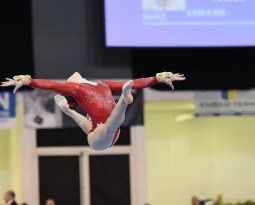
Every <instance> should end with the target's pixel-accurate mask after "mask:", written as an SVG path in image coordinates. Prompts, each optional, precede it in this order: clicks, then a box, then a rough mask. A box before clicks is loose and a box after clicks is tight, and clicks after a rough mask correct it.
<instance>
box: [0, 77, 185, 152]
mask: <svg viewBox="0 0 255 205" xmlns="http://www.w3.org/2000/svg"><path fill="white" fill-rule="evenodd" d="M6 80H7V81H6V82H2V84H1V86H2V87H6V86H15V88H14V91H13V92H14V93H16V91H17V90H18V89H19V88H20V87H21V86H23V85H27V86H29V87H33V88H39V89H43V90H52V91H55V92H57V93H60V94H61V95H55V96H54V100H55V102H56V104H57V105H58V106H59V107H60V108H61V110H62V111H63V112H64V113H65V114H66V115H68V116H70V117H71V118H72V119H73V120H74V121H75V122H76V123H77V124H78V125H79V126H80V127H81V129H82V130H83V131H84V132H85V133H86V134H87V139H88V143H89V145H90V147H91V148H92V149H94V150H105V149H107V148H109V147H111V146H113V145H114V143H115V142H116V141H117V139H118V137H119V134H120V128H119V127H120V126H121V124H122V123H123V121H124V119H125V112H126V109H127V106H128V105H129V104H131V103H132V102H133V96H132V94H131V89H142V88H146V87H150V86H153V85H155V84H157V83H166V84H167V85H169V86H170V87H171V88H172V89H174V87H173V84H172V82H173V81H182V80H185V77H184V76H183V75H182V74H179V73H176V74H173V73H171V72H162V73H157V74H156V76H154V77H149V78H139V79H134V80H130V81H122V82H117V81H110V80H104V81H99V82H91V81H88V80H87V79H84V78H82V76H81V75H80V74H79V73H77V72H75V73H74V74H73V75H72V76H71V77H69V78H68V80H67V82H65V83H59V82H55V81H51V80H45V79H33V78H31V77H30V76H29V75H18V76H14V77H13V79H10V78H6ZM120 92H122V94H121V96H120V99H119V101H118V102H117V104H116V103H115V101H114V99H113V96H112V94H113V93H120ZM77 105H79V106H81V108H82V109H83V110H85V111H86V112H87V114H88V116H87V118H86V117H84V116H83V115H81V114H79V113H77V112H76V111H75V110H74V108H75V107H76V106H77Z"/></svg>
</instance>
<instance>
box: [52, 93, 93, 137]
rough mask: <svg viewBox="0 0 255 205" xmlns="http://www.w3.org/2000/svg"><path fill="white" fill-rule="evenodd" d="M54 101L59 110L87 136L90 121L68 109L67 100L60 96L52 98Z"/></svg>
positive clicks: (90, 126)
mask: <svg viewBox="0 0 255 205" xmlns="http://www.w3.org/2000/svg"><path fill="white" fill-rule="evenodd" d="M54 100H55V102H56V104H57V105H58V106H59V107H60V108H61V110H62V111H63V112H64V113H65V114H66V115H68V116H69V117H71V118H72V119H73V120H74V121H75V122H76V123H77V124H78V125H79V126H80V127H81V129H82V130H83V131H84V132H85V133H86V134H88V133H89V131H90V130H91V128H92V123H91V121H89V120H87V118H86V117H84V116H83V115H81V114H79V113H77V112H76V111H74V110H71V109H70V108H69V105H68V103H67V100H66V98H65V97H63V96H61V95H55V96H54Z"/></svg>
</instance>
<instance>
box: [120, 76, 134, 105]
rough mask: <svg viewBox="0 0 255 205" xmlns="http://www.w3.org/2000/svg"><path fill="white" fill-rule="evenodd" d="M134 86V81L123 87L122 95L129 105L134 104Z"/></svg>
mask: <svg viewBox="0 0 255 205" xmlns="http://www.w3.org/2000/svg"><path fill="white" fill-rule="evenodd" d="M132 86H133V80H130V81H128V82H126V83H125V84H124V85H123V87H122V95H123V97H124V101H125V103H127V104H131V103H132V102H133V96H132V94H131V89H132Z"/></svg>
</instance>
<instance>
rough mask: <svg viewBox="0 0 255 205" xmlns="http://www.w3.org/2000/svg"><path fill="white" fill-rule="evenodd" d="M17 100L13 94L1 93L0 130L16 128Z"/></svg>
mask: <svg viewBox="0 0 255 205" xmlns="http://www.w3.org/2000/svg"><path fill="white" fill-rule="evenodd" d="M15 105H16V98H15V94H13V93H12V92H0V128H13V127H14V126H15V117H16V112H15Z"/></svg>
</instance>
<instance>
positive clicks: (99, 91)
mask: <svg viewBox="0 0 255 205" xmlns="http://www.w3.org/2000/svg"><path fill="white" fill-rule="evenodd" d="M125 83H126V82H125V81H122V82H115V81H99V82H97V85H91V84H88V83H74V82H66V83H58V82H54V81H50V80H44V79H33V78H32V79H31V82H30V84H29V86H30V87H33V88H39V89H43V90H52V91H55V92H58V93H60V94H62V95H68V96H71V97H73V98H74V99H75V100H76V101H77V103H78V104H79V105H80V106H81V107H82V109H84V110H85V111H86V112H87V114H88V115H89V116H90V117H91V119H92V129H91V130H90V132H92V131H94V130H95V129H96V127H97V124H101V123H105V122H106V120H107V119H108V117H109V116H110V115H111V112H112V110H113V109H114V107H115V105H116V103H115V101H114V99H113V96H112V93H120V92H121V91H122V86H123V85H124V84H125ZM157 83H158V81H157V79H156V77H149V78H139V79H135V80H133V87H132V89H142V88H146V87H150V86H152V85H155V84H157ZM118 131H119V130H117V132H118Z"/></svg>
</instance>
